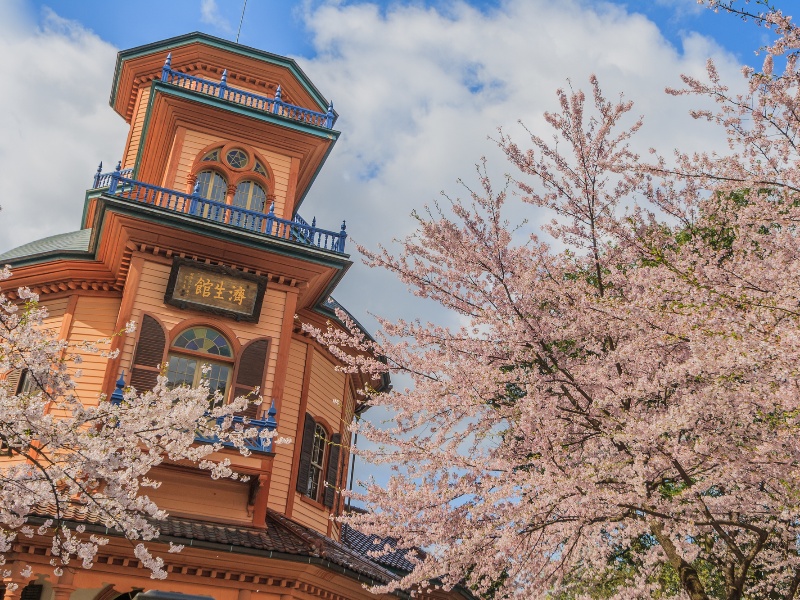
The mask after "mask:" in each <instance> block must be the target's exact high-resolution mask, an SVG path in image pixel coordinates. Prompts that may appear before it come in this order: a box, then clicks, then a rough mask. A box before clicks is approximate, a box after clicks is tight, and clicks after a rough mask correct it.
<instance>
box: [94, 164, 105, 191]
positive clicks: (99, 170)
mask: <svg viewBox="0 0 800 600" xmlns="http://www.w3.org/2000/svg"><path fill="white" fill-rule="evenodd" d="M102 174H103V161H102V160H101V161H100V164H99V165H97V173H95V175H94V189H97V188H98V187H100V175H102Z"/></svg>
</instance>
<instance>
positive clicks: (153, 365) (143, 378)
mask: <svg viewBox="0 0 800 600" xmlns="http://www.w3.org/2000/svg"><path fill="white" fill-rule="evenodd" d="M166 345H167V336H166V334H165V333H164V328H163V327H161V324H160V323H159V322H158V321H156V320H155V319H154V318H153V317H151V316H150V315H144V317H142V328H141V331H140V332H139V342H138V343H137V344H136V354H135V355H134V357H133V368H132V369H131V385H132V386H133V387H135V388H136V389H137V390H139V391H140V392H144V391H147V390H152V389H153V388H154V387H155V385H156V380H157V378H158V373H159V371H158V366H159V365H160V364H161V361H162V360H163V359H164V348H165V347H166Z"/></svg>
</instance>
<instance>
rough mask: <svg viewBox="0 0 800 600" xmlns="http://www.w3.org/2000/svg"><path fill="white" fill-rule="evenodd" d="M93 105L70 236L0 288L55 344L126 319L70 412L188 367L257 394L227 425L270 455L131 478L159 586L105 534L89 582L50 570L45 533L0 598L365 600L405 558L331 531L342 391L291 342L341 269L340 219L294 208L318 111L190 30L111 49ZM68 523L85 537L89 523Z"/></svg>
mask: <svg viewBox="0 0 800 600" xmlns="http://www.w3.org/2000/svg"><path fill="white" fill-rule="evenodd" d="M110 103H111V106H112V107H113V109H114V110H115V111H116V112H117V113H118V114H119V115H120V116H121V117H122V118H124V119H125V121H126V122H127V123H128V124H129V125H130V130H129V133H128V137H127V140H126V142H125V146H124V149H123V151H122V158H121V160H120V162H119V164H118V165H116V169H114V170H113V171H110V172H107V173H103V172H102V169H99V170H98V172H97V174H96V175H95V177H94V181H93V184H92V188H91V189H90V190H88V191H87V193H86V200H85V204H84V209H83V215H82V217H81V222H80V229H79V230H78V231H74V232H70V233H65V234H61V235H56V236H53V237H50V238H47V239H43V240H38V241H35V242H31V243H29V244H26V245H24V246H21V247H19V248H16V249H14V250H11V251H8V252H6V253H5V254H3V255H1V256H0V261H2V263H3V264H10V265H11V266H12V269H13V277H12V279H11V280H9V281H7V282H5V284H4V286H3V287H4V289H5V290H14V289H17V287H18V286H28V287H29V288H31V289H32V290H33V291H35V292H36V293H38V294H39V296H40V301H41V303H42V304H43V305H44V306H45V307H46V308H47V309H48V311H49V319H48V322H47V327H48V328H52V329H54V330H56V331H58V332H60V336H61V337H62V338H64V339H67V340H69V341H70V342H73V343H80V342H82V341H94V340H96V339H98V338H104V337H109V336H111V335H112V333H114V332H116V331H119V330H121V329H122V328H123V327H124V324H125V323H126V322H128V321H130V320H134V321H136V322H137V323H138V329H137V332H136V334H135V335H132V336H125V337H115V338H113V339H114V341H113V344H116V345H117V347H118V349H119V350H120V353H119V356H118V358H116V359H114V360H112V361H108V360H106V359H103V358H101V357H98V356H93V355H87V356H86V357H85V358H84V361H83V364H82V371H83V375H82V377H81V378H80V379H78V380H77V394H78V396H79V398H80V399H81V401H82V402H84V403H86V404H91V403H97V402H98V401H100V397H101V395H102V394H105V395H110V394H112V392H114V390H115V386H116V382H117V380H118V378H119V377H120V375H121V374H124V380H123V381H124V385H133V386H134V387H136V388H137V389H139V390H144V389H148V388H152V387H153V385H154V384H155V380H156V376H157V375H158V373H159V365H162V364H165V363H168V364H169V367H168V370H167V373H166V374H167V377H168V379H169V381H170V382H171V383H174V384H175V385H180V384H184V383H185V384H190V385H192V384H197V382H198V381H199V378H200V367H201V365H202V364H209V365H210V366H211V371H210V374H209V379H210V381H211V385H212V388H213V389H216V390H219V391H220V392H221V393H222V395H223V396H224V397H226V398H229V399H230V398H233V397H235V396H238V395H242V394H245V393H247V392H249V391H251V390H252V389H253V388H255V387H259V388H260V390H261V394H262V395H263V397H264V398H265V400H266V401H265V403H264V405H262V406H261V407H254V408H253V409H252V412H251V413H250V414H249V415H248V416H249V417H251V418H252V419H253V421H252V422H253V423H254V424H255V425H257V426H259V427H265V428H272V429H274V428H275V427H277V430H278V432H279V434H280V435H281V436H283V437H287V438H291V439H292V442H291V443H286V444H276V445H274V446H272V445H266V446H261V445H259V444H258V443H255V442H254V443H253V445H252V448H251V449H252V451H253V452H252V454H251V455H250V456H248V457H244V456H241V455H240V454H238V453H237V452H235V451H234V450H231V451H230V453H229V454H226V456H227V457H228V458H230V459H231V460H232V462H233V464H234V468H235V469H236V470H237V471H239V472H241V473H245V474H247V475H249V477H250V478H249V482H247V483H242V482H239V481H233V480H217V481H212V480H211V479H209V477H208V474H207V473H206V472H201V471H199V470H197V469H193V468H187V467H183V466H179V465H167V466H162V467H159V468H158V469H157V470H156V472H155V473H153V474H152V475H153V478H154V479H158V480H161V481H163V484H162V486H161V487H160V488H159V489H157V490H152V491H151V490H148V493H149V495H150V496H151V497H152V498H153V499H154V500H155V501H156V502H157V504H158V505H159V506H160V507H161V508H163V509H165V510H167V511H168V512H169V514H170V516H169V518H168V519H167V520H166V521H165V522H164V523H163V524H162V527H161V530H162V536H161V538H159V540H160V541H159V543H161V542H163V543H164V544H166V543H168V542H174V543H177V544H183V545H184V546H185V549H184V550H183V552H181V553H179V554H169V555H165V557H166V558H167V560H168V564H169V567H168V571H169V577H168V579H167V580H165V581H160V582H154V581H153V580H151V579H149V572H148V571H147V570H145V569H142V568H141V565H140V564H139V563H138V561H137V559H136V558H135V557H134V556H133V555H132V553H131V546H130V544H129V543H128V542H127V541H126V540H124V539H121V538H119V537H114V533H113V531H110V532H108V535H110V536H111V542H110V543H109V544H108V545H107V546H104V547H102V548H101V550H100V554H99V555H98V559H97V561H96V563H95V566H94V568H92V569H91V570H69V569H68V570H65V572H64V574H63V575H61V576H59V577H55V576H54V575H53V571H52V567H51V566H50V564H49V560H50V557H49V555H48V553H49V549H48V545H47V542H46V540H37V539H36V538H34V539H32V540H28V539H24V540H22V541H20V542H19V544H18V546H17V547H15V553H14V554H13V555H12V556H11V560H12V566H13V562H14V561H18V562H19V563H20V564H21V563H25V564H32V565H34V572H33V573H32V574H31V575H30V577H27V578H22V576H21V575H20V574H19V572H18V570H17V571H14V575H13V577H12V580H13V581H15V582H16V583H19V584H20V587H19V589H18V590H16V591H14V592H11V591H6V593H5V600H17V599H18V598H23V599H24V600H113V599H115V598H118V597H122V598H129V597H131V594H134V593H136V592H138V591H140V590H152V589H154V588H157V589H159V590H162V591H168V592H179V593H187V594H199V595H203V596H211V597H213V598H215V599H217V600H293V599H307V600H311V599H316V598H323V599H328V600H349V599H360V598H365V599H366V598H374V597H375V596H373V595H372V594H371V593H370V592H368V591H367V590H366V589H365V588H364V585H365V584H366V585H370V584H373V583H381V582H387V581H389V580H391V579H392V578H395V577H397V576H398V574H399V573H402V572H403V571H404V570H407V569H408V568H409V565H408V563H407V562H406V561H405V559H404V558H403V555H402V554H400V553H395V554H390V555H387V556H385V557H383V558H381V559H371V558H369V557H368V556H367V552H368V551H369V550H372V549H374V548H375V547H376V546H375V543H376V542H379V543H380V544H383V543H384V541H383V540H373V539H372V538H370V537H368V536H364V535H362V534H360V533H359V532H357V531H353V530H352V529H348V528H347V527H344V528H342V527H340V525H339V524H338V523H336V522H335V521H334V520H333V519H332V517H333V516H336V515H338V514H340V512H341V511H342V510H343V503H342V499H341V497H340V493H339V490H340V489H341V488H343V487H345V481H346V477H347V471H348V462H349V461H348V452H347V448H348V447H349V435H350V434H349V432H348V431H347V425H348V424H349V423H350V422H351V421H352V419H353V418H354V414H355V412H356V411H357V410H358V406H357V403H358V396H357V394H356V392H355V390H356V389H357V388H358V387H359V386H361V385H363V382H359V381H356V380H355V379H354V378H353V377H352V376H349V375H345V374H343V373H341V372H338V371H336V369H335V367H336V365H337V362H336V359H335V358H334V357H333V356H332V355H331V354H330V353H329V352H328V351H327V350H326V349H325V348H323V347H321V346H320V345H319V344H317V343H316V342H315V341H314V340H312V339H310V338H309V337H307V336H306V335H304V334H303V332H302V329H301V325H302V324H303V323H313V324H316V325H318V326H323V327H324V326H325V323H326V321H329V320H330V321H335V315H334V308H335V307H336V306H337V305H336V303H335V301H334V300H332V299H331V293H332V292H333V290H334V289H335V287H336V285H337V283H338V282H339V280H340V279H341V278H342V276H343V275H344V274H345V272H346V271H347V269H348V267H349V266H350V264H351V263H350V261H349V259H348V255H347V254H346V237H347V235H346V232H345V224H344V222H342V223H341V224H339V223H337V224H335V225H332V226H330V228H328V229H325V228H322V227H320V226H317V224H316V222H314V221H312V222H310V223H309V222H306V221H305V220H303V219H302V218H301V217H300V215H299V214H298V208H299V207H300V204H301V203H302V201H303V198H304V197H305V195H306V194H307V192H308V190H309V188H310V186H311V185H312V183H313V181H314V178H315V176H316V175H317V173H318V172H319V170H320V169H321V168H322V166H323V164H324V162H325V160H326V158H327V156H328V154H329V153H330V151H331V149H332V148H333V145H334V143H335V142H336V139H337V138H338V136H339V132H338V131H336V130H335V129H334V125H335V123H336V117H337V115H336V113H335V111H334V110H333V106H332V104H330V103H329V102H328V101H327V100H326V99H325V98H324V97H323V96H322V94H320V92H319V91H318V90H317V89H316V88H315V87H314V85H313V84H312V83H311V81H309V79H308V78H307V77H306V75H305V74H304V73H303V71H302V70H301V69H300V68H299V67H298V66H297V64H296V63H295V62H294V61H293V60H290V59H287V58H284V57H280V56H276V55H273V54H269V53H266V52H262V51H259V50H255V49H252V48H247V47H244V46H241V45H238V44H234V43H231V42H228V41H225V40H221V39H217V38H214V37H211V36H208V35H204V34H200V33H194V34H189V35H185V36H181V37H177V38H173V39H169V40H166V41H162V42H157V43H154V44H149V45H146V46H141V47H138V48H134V49H131V50H126V51H123V52H120V53H119V55H118V58H117V63H116V69H115V72H114V79H113V83H112V91H111V98H110ZM12 299H13V296H12ZM12 376H15V375H13V374H12ZM16 376H20V381H19V382H18V386H19V387H20V388H22V387H23V386H24V385H25V383H26V382H25V381H24V374H16ZM383 383H384V384H385V383H386V382H383ZM199 443H202V442H199ZM225 452H226V451H225V450H223V451H222V453H225ZM70 518H71V519H72V520H74V521H75V522H81V523H84V524H86V525H87V528H89V530H91V528H92V527H95V528H96V530H98V531H102V532H103V533H106V531H107V530H105V529H104V527H103V525H102V522H101V521H100V520H99V518H98V517H97V515H94V514H92V512H91V511H90V510H86V509H75V511H74V514H72V515H70ZM152 547H153V549H154V550H156V551H158V545H157V544H156V545H153V546H152ZM432 593H433V592H432ZM459 594H460V593H459ZM400 595H403V594H400ZM435 595H436V597H453V596H454V595H458V594H456V593H455V592H451V593H450V594H443V593H440V592H437V593H435ZM424 596H426V595H423V597H424ZM429 597H434V596H429Z"/></svg>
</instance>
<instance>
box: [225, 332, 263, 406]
mask: <svg viewBox="0 0 800 600" xmlns="http://www.w3.org/2000/svg"><path fill="white" fill-rule="evenodd" d="M268 348H269V343H268V342H267V340H256V341H255V342H253V343H252V344H250V345H249V346H247V348H245V349H244V351H243V352H242V354H241V356H240V357H239V370H238V371H237V373H236V385H235V386H234V388H233V397H234V398H238V397H239V396H246V395H247V394H249V393H250V392H252V391H253V388H255V387H259V386H260V385H261V384H262V383H263V382H264V368H265V366H266V363H267V349H268ZM263 408H269V406H266V407H264V406H258V405H256V404H250V405H249V406H248V407H247V410H245V411H243V412H241V413H239V414H241V415H244V416H246V417H250V418H251V419H255V418H256V417H258V414H259V413H260V412H261V410H262V409H263Z"/></svg>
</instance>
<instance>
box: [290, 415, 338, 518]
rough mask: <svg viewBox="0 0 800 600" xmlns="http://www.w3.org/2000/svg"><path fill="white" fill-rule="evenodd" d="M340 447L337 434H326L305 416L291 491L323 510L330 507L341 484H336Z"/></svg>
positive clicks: (314, 421) (312, 419)
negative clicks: (318, 505) (292, 489)
mask: <svg viewBox="0 0 800 600" xmlns="http://www.w3.org/2000/svg"><path fill="white" fill-rule="evenodd" d="M341 446H342V435H341V434H340V433H333V434H330V433H329V431H328V429H327V428H326V427H325V426H324V425H323V424H322V423H320V422H318V421H317V420H316V419H315V418H314V417H312V416H311V415H310V414H308V413H306V416H305V422H304V425H303V441H302V443H301V445H300V464H299V465H298V470H297V484H296V487H295V489H296V490H297V491H298V492H299V493H300V494H302V495H303V496H305V497H307V498H310V499H311V500H313V501H314V502H319V503H320V504H322V505H323V506H325V507H327V508H333V506H334V504H335V501H336V495H337V490H338V486H339V485H340V483H341V482H340V481H339V457H340V452H341Z"/></svg>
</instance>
